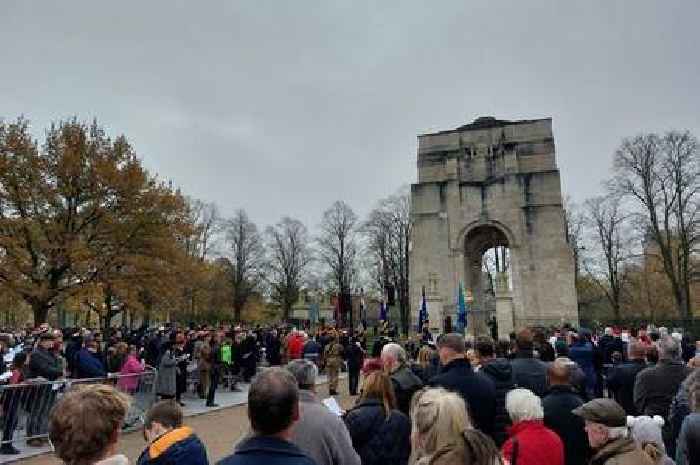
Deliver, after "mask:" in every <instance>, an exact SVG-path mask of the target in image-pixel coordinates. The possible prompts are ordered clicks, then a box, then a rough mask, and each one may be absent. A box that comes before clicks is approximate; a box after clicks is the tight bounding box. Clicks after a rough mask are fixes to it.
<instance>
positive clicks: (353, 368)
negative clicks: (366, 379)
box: [345, 337, 365, 396]
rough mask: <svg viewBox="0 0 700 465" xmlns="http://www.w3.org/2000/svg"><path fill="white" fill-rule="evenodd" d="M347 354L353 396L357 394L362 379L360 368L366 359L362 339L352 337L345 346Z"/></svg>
mask: <svg viewBox="0 0 700 465" xmlns="http://www.w3.org/2000/svg"><path fill="white" fill-rule="evenodd" d="M345 356H346V357H347V362H348V390H349V391H350V395H351V396H356V395H357V385H358V384H359V381H360V369H361V368H362V363H363V362H364V359H365V351H364V350H362V346H361V345H360V341H358V340H357V339H356V338H355V337H352V338H350V343H349V344H348V346H347V347H346V348H345Z"/></svg>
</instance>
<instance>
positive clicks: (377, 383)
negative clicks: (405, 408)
mask: <svg viewBox="0 0 700 465" xmlns="http://www.w3.org/2000/svg"><path fill="white" fill-rule="evenodd" d="M344 420H345V425H346V426H347V428H348V431H349V432H350V438H351V439H352V446H353V448H354V449H355V451H356V452H357V454H358V455H359V456H360V459H361V460H362V465H406V464H407V463H408V459H409V455H410V453H411V421H410V420H409V419H408V417H407V416H406V415H404V414H403V413H401V412H400V411H399V410H397V404H396V397H395V396H394V391H393V388H392V384H391V380H390V379H389V377H388V376H387V375H386V374H384V373H382V372H381V371H375V372H373V373H371V374H369V375H368V376H367V379H366V380H365V382H364V386H363V388H362V396H361V397H360V399H358V404H357V405H356V406H355V407H353V408H352V409H350V410H349V411H348V412H347V413H346V414H345V418H344Z"/></svg>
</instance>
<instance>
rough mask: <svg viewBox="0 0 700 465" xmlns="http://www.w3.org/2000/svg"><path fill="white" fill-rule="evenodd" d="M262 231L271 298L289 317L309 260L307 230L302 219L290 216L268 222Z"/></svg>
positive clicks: (285, 316) (284, 314) (309, 250)
mask: <svg viewBox="0 0 700 465" xmlns="http://www.w3.org/2000/svg"><path fill="white" fill-rule="evenodd" d="M265 232H266V236H267V252H268V257H267V279H268V281H269V282H270V285H271V288H272V299H273V300H274V301H276V302H277V303H278V304H279V305H280V307H282V311H283V316H284V319H285V320H288V319H289V315H290V313H291V311H292V307H293V306H294V304H295V303H296V302H297V300H298V299H299V291H300V290H301V288H302V285H303V283H304V279H305V278H306V272H307V270H308V267H309V264H310V263H311V260H312V255H311V249H310V248H309V233H308V231H307V229H306V226H304V224H303V223H302V222H301V221H299V220H296V219H293V218H289V217H284V218H282V220H281V221H280V222H279V223H277V224H276V225H275V226H268V227H267V229H266V231H265Z"/></svg>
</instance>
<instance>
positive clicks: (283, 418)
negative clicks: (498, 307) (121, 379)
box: [11, 327, 700, 465]
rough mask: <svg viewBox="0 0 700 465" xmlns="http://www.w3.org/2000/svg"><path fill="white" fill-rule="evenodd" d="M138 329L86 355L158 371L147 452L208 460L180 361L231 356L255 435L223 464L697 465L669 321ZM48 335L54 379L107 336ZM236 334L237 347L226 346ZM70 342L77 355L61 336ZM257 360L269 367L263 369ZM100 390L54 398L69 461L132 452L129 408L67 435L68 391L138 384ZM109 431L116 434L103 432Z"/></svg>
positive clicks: (683, 345)
mask: <svg viewBox="0 0 700 465" xmlns="http://www.w3.org/2000/svg"><path fill="white" fill-rule="evenodd" d="M131 336H132V335H126V337H127V338H129V337H131ZM135 336H137V337H138V338H139V340H138V341H133V342H136V344H131V342H129V344H130V345H132V346H133V347H135V349H134V350H129V351H128V352H127V353H126V354H125V356H124V358H123V361H122V362H121V363H120V364H116V363H115V364H110V362H109V355H110V354H112V352H114V353H117V352H118V351H110V349H109V348H110V347H112V344H109V345H108V346H107V349H106V352H107V355H108V356H107V359H106V360H105V361H104V362H103V364H102V365H98V364H95V363H94V362H90V363H87V364H85V365H86V366H88V367H90V366H93V365H94V367H96V368H100V367H104V368H105V370H106V372H107V373H109V372H111V371H110V370H113V369H116V368H117V367H118V366H120V367H121V368H120V370H121V369H123V367H125V366H126V365H127V364H129V363H131V365H133V366H134V369H137V367H136V365H138V368H140V369H143V368H144V366H145V365H146V364H149V365H151V366H155V367H156V368H157V370H158V375H157V379H158V382H157V383H156V384H157V389H156V392H157V393H158V394H159V396H160V397H161V398H162V399H163V400H162V401H161V402H159V403H157V404H155V405H154V406H153V407H152V408H151V409H150V410H149V412H148V414H147V415H146V417H145V428H144V437H145V438H146V440H147V441H148V443H149V446H148V447H147V448H146V450H145V451H144V453H143V454H142V456H141V458H140V459H139V464H147V463H154V464H155V463H158V464H161V463H164V464H165V463H175V462H176V461H178V462H181V463H197V464H200V463H208V459H207V452H206V448H205V446H204V445H203V443H202V442H201V441H200V440H199V439H198V438H197V436H196V434H195V433H194V432H193V431H192V430H191V429H189V428H188V427H186V426H183V425H182V410H181V404H182V399H181V397H180V396H179V394H178V393H179V392H180V391H181V389H180V386H181V385H182V386H186V385H187V383H186V380H185V381H183V380H182V375H179V373H182V372H184V373H185V377H186V376H187V370H180V369H179V368H178V367H179V366H180V365H181V364H184V365H188V364H189V365H190V366H192V365H193V364H194V366H196V369H197V370H198V371H199V372H200V375H199V377H198V378H197V379H198V385H197V387H196V389H198V391H199V393H200V395H201V396H202V397H208V396H209V394H210V393H211V389H214V390H215V389H216V385H217V384H218V383H219V381H218V379H219V375H220V373H222V372H224V371H225V370H224V369H223V368H222V366H224V365H230V367H229V369H230V370H231V371H234V372H236V373H237V376H238V377H239V379H242V380H244V381H249V380H250V381H251V385H250V388H249V391H248V404H247V409H248V418H249V420H250V434H248V435H246V436H245V437H244V438H243V439H242V440H240V441H239V442H238V443H237V444H236V445H235V447H234V452H233V454H232V455H231V456H229V457H227V458H225V459H224V460H222V461H221V462H220V463H221V464H224V465H232V464H235V465H245V464H257V463H273V464H277V463H280V464H282V463H284V464H312V463H314V464H316V465H359V464H362V465H374V464H382V465H392V464H397V465H407V464H411V465H415V464H421V465H422V464H437V465H447V464H457V463H459V464H479V465H481V464H484V465H487V464H488V465H493V464H499V463H503V464H510V465H517V464H520V465H529V464H538V465H583V464H588V463H591V464H594V465H616V464H622V465H627V464H630V465H662V464H663V465H670V464H673V463H676V464H678V465H687V464H689V465H694V464H699V463H700V369H698V368H700V346H696V345H695V344H694V343H691V340H690V339H689V337H688V336H687V335H686V337H683V336H682V335H681V334H679V333H669V331H667V330H666V329H665V328H658V329H652V328H645V329H639V330H637V331H629V332H623V331H620V330H618V329H616V328H605V330H604V331H603V332H602V333H601V334H600V335H596V334H594V333H592V332H590V331H586V330H580V331H575V330H574V329H572V328H568V327H564V328H560V329H556V330H552V331H550V332H548V333H547V332H545V331H543V330H531V329H523V330H521V331H519V332H517V333H516V334H513V335H511V338H510V339H509V340H507V341H494V340H493V339H490V338H477V339H476V340H472V339H468V338H465V337H464V336H463V335H461V334H456V333H450V334H444V335H442V336H440V337H438V338H437V340H436V341H434V340H433V336H432V335H431V334H430V333H429V332H427V331H425V332H424V333H423V334H422V335H421V336H420V337H419V338H416V339H414V340H408V341H403V344H400V343H399V342H398V341H394V340H392V339H391V338H387V337H377V338H375V339H374V341H373V343H372V344H371V347H368V338H367V335H365V334H364V333H359V334H355V335H349V334H348V332H346V331H340V330H336V329H334V328H327V329H322V330H319V331H317V332H316V333H315V334H307V333H305V332H303V331H297V330H295V329H291V330H284V329H273V328H256V329H254V330H251V329H247V330H245V329H240V328H233V329H231V330H226V329H217V330H196V331H184V330H178V329H177V328H171V329H165V328H161V330H159V331H154V332H146V333H144V334H142V335H135ZM122 339H123V336H122ZM39 341H40V342H39V346H38V347H37V348H35V349H33V351H32V352H31V355H30V357H29V359H30V369H31V360H32V359H34V358H35V356H36V354H40V355H38V359H39V361H38V362H37V361H35V362H34V364H35V365H36V364H37V363H38V364H39V365H47V366H53V367H54V368H55V371H54V372H52V373H51V374H50V375H51V377H52V378H53V379H57V378H58V377H60V376H64V375H66V374H67V373H71V374H72V373H73V372H72V371H71V370H76V371H75V373H76V375H77V376H81V375H85V376H92V375H93V374H94V372H93V371H89V370H87V371H81V370H85V368H79V365H81V364H83V360H82V358H83V357H88V356H94V354H97V353H100V347H101V346H100V345H99V340H96V338H94V337H90V336H87V337H83V338H82V342H81V347H80V349H78V348H75V349H77V350H75V352H73V353H74V356H73V357H72V358H71V360H73V362H71V365H70V366H67V368H66V371H63V372H61V370H60V363H58V364H56V365H52V363H53V362H51V363H47V362H48V361H49V360H48V358H47V357H55V355H51V351H52V350H55V349H56V345H57V344H56V336H55V332H52V331H44V332H43V333H41V334H40V335H39ZM124 342H125V341H119V342H117V345H118V344H120V343H124ZM225 344H228V345H230V349H226V350H224V349H223V346H224V345H225ZM696 351H697V353H696ZM43 352H47V353H48V355H46V354H43ZM122 352H123V351H122ZM63 353H64V354H65V355H66V356H69V355H68V354H69V353H71V351H69V350H68V347H66V350H65V351H64V352H63ZM81 354H82V355H81ZM141 358H142V359H143V361H141ZM130 359H131V362H129V360H130ZM195 360H196V363H194V361H195ZM261 362H262V364H264V365H270V366H271V367H270V368H265V369H258V367H257V365H258V364H260V363H261ZM275 365H279V367H276V366H275ZM169 369H173V371H174V378H173V383H172V385H171V386H169V387H170V388H171V389H167V392H165V391H166V389H165V388H163V387H162V386H164V385H165V384H169V383H166V382H164V381H162V379H163V378H162V376H163V375H162V373H163V372H164V371H167V370H169ZM342 370H346V371H347V382H348V391H349V393H350V394H351V395H355V394H357V397H356V398H355V400H354V405H353V406H352V407H351V408H349V409H348V410H347V411H344V412H336V411H334V410H333V409H330V408H328V407H327V405H326V404H325V403H324V402H322V397H324V395H325V392H324V393H323V394H321V393H320V392H319V390H320V389H324V390H325V389H327V393H328V394H329V395H331V396H333V395H336V394H337V393H338V392H339V376H338V373H339V372H340V371H342ZM207 371H209V376H207V374H206V373H207ZM320 371H325V373H326V374H327V375H328V379H329V382H328V386H327V388H319V387H318V386H319V385H318V382H317V381H318V379H317V378H318V376H319V372H320ZM202 372H204V374H202ZM47 374H48V372H47ZM178 375H179V376H180V378H178ZM13 377H14V376H13ZM51 377H49V378H47V379H52V378H51ZM11 381H17V380H11ZM19 381H20V382H21V377H20V380H19ZM207 382H208V383H209V384H208V385H207ZM183 383H184V384H183ZM96 386H102V387H94V386H92V385H89V386H83V387H81V388H80V389H78V390H76V389H73V390H71V391H70V392H69V393H68V394H66V395H63V396H62V397H61V398H60V399H59V400H58V401H57V402H56V405H55V406H54V407H53V408H52V409H51V416H50V421H49V425H48V426H49V436H50V438H51V441H52V443H53V444H54V447H55V449H56V453H57V455H58V456H59V457H60V458H62V459H63V460H64V461H65V462H66V463H68V464H82V463H90V464H91V463H110V464H111V463H123V461H124V460H125V458H124V457H121V456H119V455H115V454H116V451H117V449H118V448H117V446H116V441H117V437H118V431H119V429H120V425H121V423H122V422H123V418H122V419H121V421H117V420H114V421H111V420H109V419H110V418H112V417H111V416H110V415H107V416H105V417H103V418H100V420H99V422H98V423H100V424H99V425H96V426H95V427H94V428H89V429H90V431H94V434H95V435H101V436H100V437H101V438H103V440H102V442H100V441H99V440H98V439H99V438H96V437H92V436H91V435H88V436H85V435H83V436H81V435H74V434H72V433H71V432H70V428H78V427H84V426H81V425H85V423H80V421H89V416H88V417H85V418H84V419H83V420H80V421H79V420H70V421H68V420H66V419H65V417H66V415H65V414H64V413H61V412H62V411H63V410H62V409H70V408H78V407H75V406H73V407H71V405H73V404H72V403H71V402H74V403H75V405H80V406H82V407H85V406H87V405H92V404H91V403H90V402H87V401H85V402H77V401H75V400H71V399H74V397H75V396H93V397H94V396H98V395H99V396H104V397H107V398H108V400H105V401H98V400H95V401H94V405H95V406H96V407H95V408H98V409H99V408H105V409H107V410H108V411H110V412H111V411H114V412H117V413H115V414H114V415H116V417H118V416H119V415H120V413H119V412H121V411H122V410H123V409H122V408H121V407H119V406H120V405H123V404H124V402H126V400H125V399H126V398H125V397H123V394H122V393H123V392H129V390H128V389H124V388H123V387H124V386H123V385H121V386H120V385H119V383H116V384H115V385H114V387H110V386H105V385H96ZM207 387H208V390H206V389H203V388H207ZM205 394H206V395H205ZM91 398H92V397H91ZM207 404H208V405H212V404H213V399H212V402H209V399H208V400H207ZM105 405H106V406H105ZM109 409H112V410H109ZM98 411H99V410H98ZM125 414H126V413H124V415H125ZM74 416H75V415H74ZM116 417H115V418H116ZM108 420H109V421H108ZM110 425H111V426H110ZM111 427H114V429H113V431H112V432H111V433H110V432H108V431H106V430H107V429H109V428H111ZM101 428H102V431H101V430H100V429H101ZM115 432H116V433H115ZM91 434H93V433H91ZM71 438H72V439H71ZM72 440H74V441H78V444H74V443H72V442H71V441H72ZM81 441H82V442H88V443H89V445H90V447H88V446H87V445H85V444H83V443H82V442H81ZM98 444H102V446H100V447H97V445H98ZM89 448H93V449H94V450H93V449H90V450H91V452H90V453H89V454H87V452H85V453H84V455H83V457H82V458H81V459H80V461H76V460H77V459H76V458H75V457H76V456H77V455H79V454H78V453H77V452H76V450H78V451H84V450H87V449H89ZM98 449H99V451H98ZM81 453H83V452H81ZM88 455H89V457H88Z"/></svg>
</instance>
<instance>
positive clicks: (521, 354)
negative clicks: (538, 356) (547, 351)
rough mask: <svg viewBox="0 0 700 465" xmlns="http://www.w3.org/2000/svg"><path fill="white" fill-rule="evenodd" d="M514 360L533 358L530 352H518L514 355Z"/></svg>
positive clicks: (533, 355)
mask: <svg viewBox="0 0 700 465" xmlns="http://www.w3.org/2000/svg"><path fill="white" fill-rule="evenodd" d="M515 358H535V354H534V353H533V352H532V351H531V350H519V351H517V352H516V353H515Z"/></svg>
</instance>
